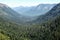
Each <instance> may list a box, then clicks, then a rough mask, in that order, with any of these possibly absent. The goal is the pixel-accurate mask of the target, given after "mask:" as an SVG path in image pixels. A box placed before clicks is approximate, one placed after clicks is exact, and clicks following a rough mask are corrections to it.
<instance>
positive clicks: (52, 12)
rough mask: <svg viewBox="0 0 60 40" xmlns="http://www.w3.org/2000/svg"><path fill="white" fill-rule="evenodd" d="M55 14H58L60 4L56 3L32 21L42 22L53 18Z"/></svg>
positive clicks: (59, 14) (59, 13) (59, 12)
mask: <svg viewBox="0 0 60 40" xmlns="http://www.w3.org/2000/svg"><path fill="white" fill-rule="evenodd" d="M57 16H60V4H57V5H56V6H54V7H53V8H52V9H51V10H50V11H48V12H47V13H46V14H44V15H41V16H38V18H37V20H35V21H34V22H37V23H43V22H45V21H48V20H53V19H55V18H56V17H57Z"/></svg>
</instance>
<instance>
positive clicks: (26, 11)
mask: <svg viewBox="0 0 60 40" xmlns="http://www.w3.org/2000/svg"><path fill="white" fill-rule="evenodd" d="M55 5H56V4H39V5H37V6H31V7H23V6H20V7H15V8H13V9H14V10H15V11H17V12H18V13H20V14H22V15H25V16H38V15H42V14H45V13H46V12H48V11H49V10H51V9H52V8H53V7H54V6H55Z"/></svg>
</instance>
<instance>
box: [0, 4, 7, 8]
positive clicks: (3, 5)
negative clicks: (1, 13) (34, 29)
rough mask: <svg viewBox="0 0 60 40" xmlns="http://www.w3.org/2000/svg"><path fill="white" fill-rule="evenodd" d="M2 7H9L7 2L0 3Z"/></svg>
mask: <svg viewBox="0 0 60 40" xmlns="http://www.w3.org/2000/svg"><path fill="white" fill-rule="evenodd" d="M0 7H8V6H7V5H6V4H3V3H0Z"/></svg>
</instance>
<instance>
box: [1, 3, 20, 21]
mask: <svg viewBox="0 0 60 40" xmlns="http://www.w3.org/2000/svg"><path fill="white" fill-rule="evenodd" d="M0 17H2V18H3V19H5V20H10V21H16V20H17V21H18V20H19V17H20V14H18V13H17V12H15V11H14V10H12V9H11V8H9V7H8V6H7V5H5V4H2V3H0Z"/></svg>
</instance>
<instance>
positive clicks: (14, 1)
mask: <svg viewBox="0 0 60 40" xmlns="http://www.w3.org/2000/svg"><path fill="white" fill-rule="evenodd" d="M59 2H60V0H0V3H4V4H6V5H8V6H10V7H18V6H35V5H38V4H42V3H43V4H47V3H49V4H53V3H59Z"/></svg>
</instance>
